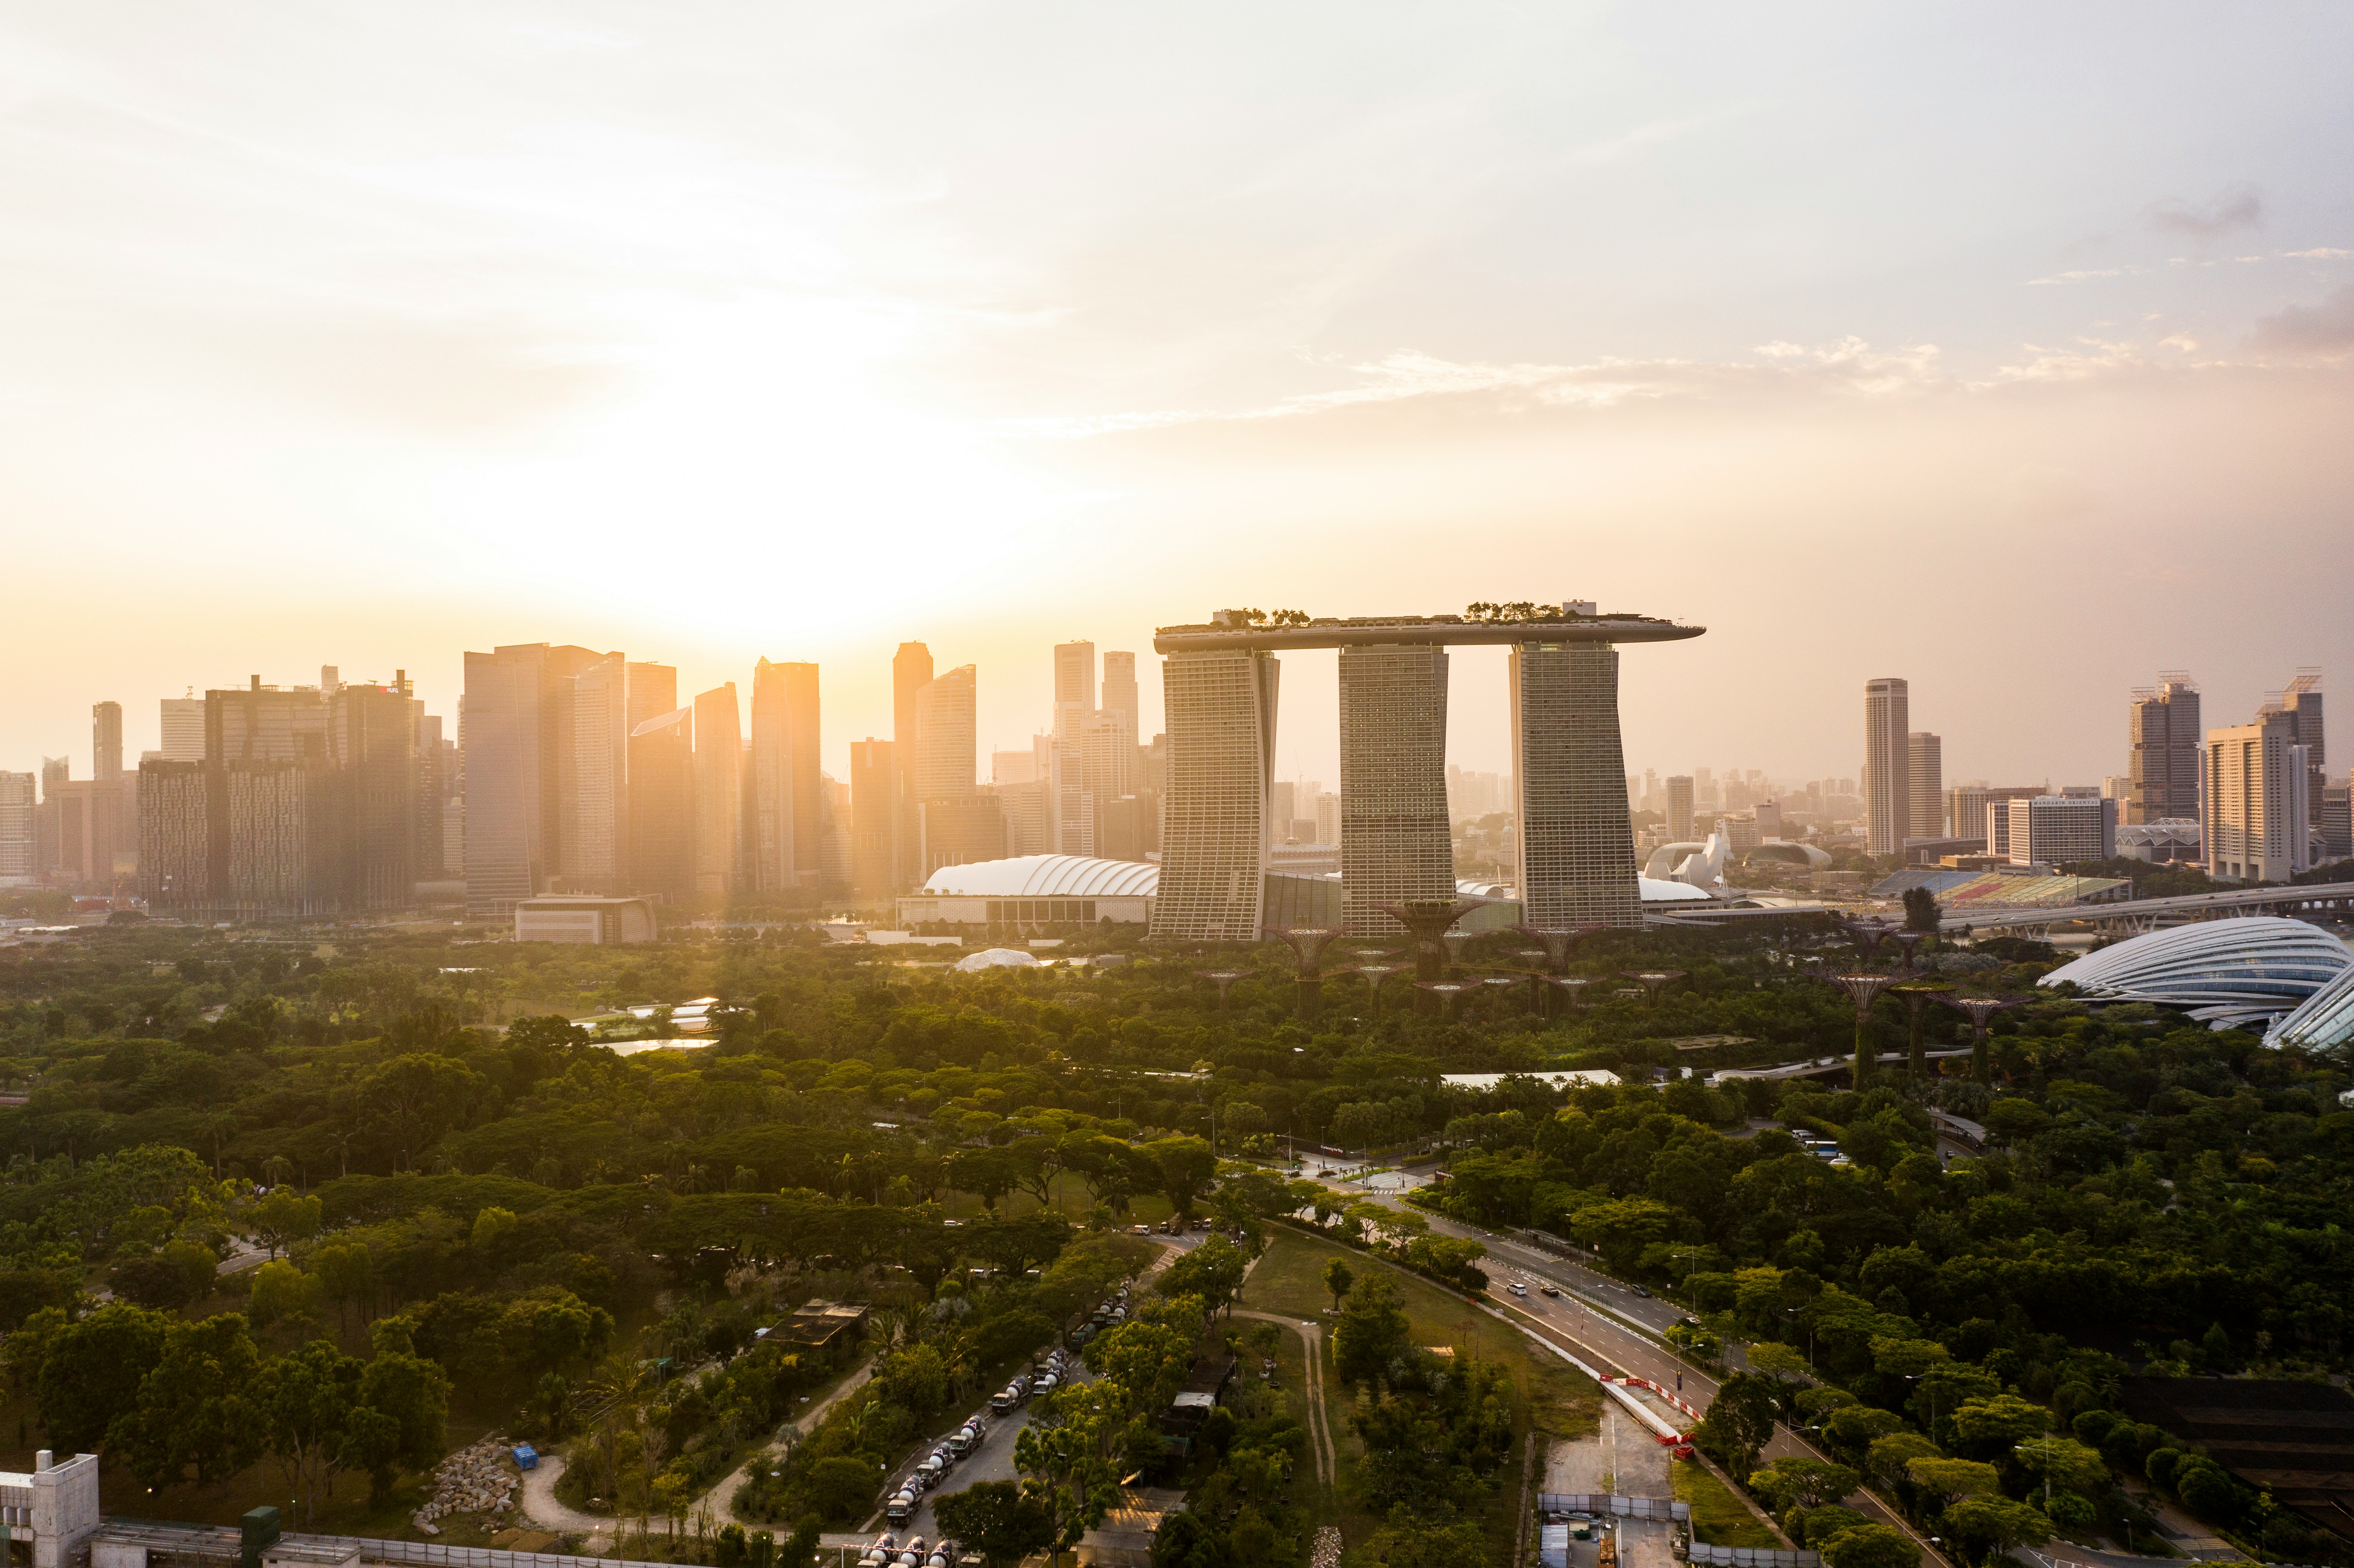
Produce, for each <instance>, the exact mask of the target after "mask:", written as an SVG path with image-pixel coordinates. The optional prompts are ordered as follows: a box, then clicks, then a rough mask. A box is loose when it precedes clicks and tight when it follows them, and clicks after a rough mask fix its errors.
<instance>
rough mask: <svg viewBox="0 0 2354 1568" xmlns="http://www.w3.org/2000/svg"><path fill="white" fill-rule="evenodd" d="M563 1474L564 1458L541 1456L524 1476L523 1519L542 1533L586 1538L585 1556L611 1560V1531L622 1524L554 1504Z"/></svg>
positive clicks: (598, 1515)
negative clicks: (556, 1532)
mask: <svg viewBox="0 0 2354 1568" xmlns="http://www.w3.org/2000/svg"><path fill="white" fill-rule="evenodd" d="M563 1474H564V1456H563V1455H561V1454H542V1455H541V1456H540V1457H539V1467H538V1468H537V1469H534V1470H525V1472H524V1473H523V1515H524V1517H525V1519H527V1520H531V1522H532V1523H534V1524H535V1525H537V1526H539V1527H540V1528H541V1529H542V1530H553V1531H561V1532H563V1533H565V1534H570V1535H585V1536H587V1537H588V1540H587V1541H586V1542H583V1547H584V1550H585V1551H586V1552H587V1553H588V1555H589V1556H592V1557H604V1556H610V1554H611V1552H612V1546H613V1531H614V1528H615V1527H616V1526H617V1525H618V1524H620V1522H621V1521H620V1520H616V1519H614V1518H612V1517H611V1516H610V1515H607V1514H596V1513H582V1512H580V1511H578V1510H576V1509H569V1508H567V1507H565V1506H564V1504H562V1503H560V1502H558V1501H557V1500H556V1483H557V1479H558V1478H560V1477H562V1476H563Z"/></svg>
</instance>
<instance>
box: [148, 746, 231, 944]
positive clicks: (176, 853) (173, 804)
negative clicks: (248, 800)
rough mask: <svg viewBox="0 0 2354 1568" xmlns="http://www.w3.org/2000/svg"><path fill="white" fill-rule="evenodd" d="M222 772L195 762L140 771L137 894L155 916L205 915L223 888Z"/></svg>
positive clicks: (158, 763) (164, 762)
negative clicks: (140, 806) (141, 804)
mask: <svg viewBox="0 0 2354 1568" xmlns="http://www.w3.org/2000/svg"><path fill="white" fill-rule="evenodd" d="M223 778H224V770H223V769H221V768H215V767H213V766H211V765H210V764H208V763H207V762H205V761H204V760H203V759H201V758H199V759H198V760H196V761H194V762H175V761H172V760H170V759H169V758H154V759H153V760H151V761H146V762H142V763H141V764H140V765H139V796H140V800H141V801H142V803H143V806H144V808H145V809H144V810H142V811H141V812H140V813H139V892H140V895H141V896H142V897H143V898H145V899H146V900H147V907H148V908H149V910H150V911H152V912H154V913H158V914H160V913H164V912H167V911H169V912H173V913H210V912H212V911H213V910H214V909H215V908H216V907H217V900H218V898H219V897H220V895H221V893H222V891H223V890H224V889H225V886H226V880H227V872H228V832H227V831H226V830H227V826H228V822H227V816H228V798H227V794H226V791H225V789H224V788H223Z"/></svg>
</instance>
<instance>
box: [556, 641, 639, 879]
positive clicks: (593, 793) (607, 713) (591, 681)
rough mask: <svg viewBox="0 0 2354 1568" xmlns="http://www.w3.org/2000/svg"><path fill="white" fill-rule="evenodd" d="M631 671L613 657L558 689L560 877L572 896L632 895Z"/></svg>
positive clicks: (557, 742) (605, 657) (557, 864)
mask: <svg viewBox="0 0 2354 1568" xmlns="http://www.w3.org/2000/svg"><path fill="white" fill-rule="evenodd" d="M629 672H630V662H629V661H628V660H627V659H625V658H623V657H622V656H621V655H620V654H619V653H608V654H607V655H605V656H604V657H603V658H601V659H599V660H597V661H596V662H593V663H590V664H588V666H587V667H586V668H584V669H582V670H580V671H579V672H578V673H575V674H573V675H571V676H569V677H567V678H566V679H565V680H564V681H563V682H562V683H560V684H558V686H557V692H556V697H557V723H556V789H557V842H558V845H559V850H560V853H559V856H558V858H557V863H556V868H555V874H556V875H557V878H558V879H559V880H560V881H561V883H562V888H561V891H563V892H566V893H582V894H596V895H619V894H624V893H628V892H631V891H632V889H631V887H630V885H629V882H630V874H629V822H630V760H629V758H630V751H629V747H630V679H629Z"/></svg>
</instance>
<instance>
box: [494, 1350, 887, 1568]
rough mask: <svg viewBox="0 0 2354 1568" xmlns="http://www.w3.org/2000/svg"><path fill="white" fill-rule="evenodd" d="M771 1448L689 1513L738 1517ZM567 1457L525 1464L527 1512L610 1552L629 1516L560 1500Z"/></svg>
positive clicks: (809, 1418) (826, 1405) (804, 1420)
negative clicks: (742, 1490)
mask: <svg viewBox="0 0 2354 1568" xmlns="http://www.w3.org/2000/svg"><path fill="white" fill-rule="evenodd" d="M874 1375H875V1369H874V1367H873V1365H872V1364H871V1363H870V1364H868V1365H866V1366H862V1367H860V1368H859V1369H858V1370H857V1371H856V1372H852V1373H851V1374H850V1375H849V1376H848V1377H846V1378H844V1379H843V1380H842V1383H840V1385H839V1386H837V1387H836V1388H835V1389H834V1390H833V1392H832V1393H829V1394H827V1395H826V1396H825V1397H824V1398H823V1399H821V1400H818V1401H816V1402H815V1403H814V1404H811V1406H810V1408H809V1409H807V1410H805V1411H803V1412H801V1414H800V1415H799V1416H797V1417H795V1418H794V1420H793V1422H792V1423H791V1425H794V1426H796V1427H797V1428H799V1429H800V1430H801V1431H802V1432H809V1431H812V1430H814V1429H815V1427H816V1425H817V1423H818V1422H820V1421H822V1420H823V1419H824V1418H825V1414H826V1412H828V1411H829V1410H832V1408H833V1407H834V1406H835V1405H837V1404H841V1403H842V1402H843V1400H845V1399H847V1398H849V1397H850V1395H851V1394H852V1393H855V1392H856V1391H857V1390H858V1389H860V1388H863V1387H864V1386H865V1383H866V1380H867V1379H869V1378H871V1377H873V1376H874ZM768 1454H769V1450H768V1446H767V1445H765V1444H763V1445H762V1446H759V1447H758V1448H755V1449H753V1450H752V1452H751V1453H750V1454H748V1455H747V1456H746V1457H745V1459H744V1462H743V1463H742V1464H740V1465H738V1466H737V1467H735V1468H734V1469H733V1470H730V1471H729V1472H728V1473H727V1474H726V1476H725V1477H724V1478H721V1480H720V1481H719V1484H718V1485H716V1486H715V1487H713V1488H711V1489H709V1490H708V1491H706V1492H705V1493H704V1494H703V1495H702V1496H701V1497H699V1498H697V1499H695V1501H694V1502H693V1503H691V1504H689V1505H688V1514H689V1517H692V1516H693V1513H694V1510H696V1509H709V1510H711V1513H712V1516H713V1518H715V1519H716V1520H718V1521H720V1522H721V1523H725V1522H726V1521H727V1520H730V1519H732V1518H733V1517H735V1516H734V1514H733V1513H732V1512H730V1510H729V1507H728V1505H729V1503H730V1501H731V1500H732V1499H734V1498H735V1496H736V1489H737V1488H738V1487H740V1486H742V1485H743V1484H744V1483H745V1482H746V1481H747V1480H748V1479H750V1478H751V1474H752V1467H753V1466H754V1465H756V1464H760V1463H764V1462H766V1460H767V1458H768ZM566 1463H567V1461H566V1457H565V1456H564V1455H562V1454H542V1455H541V1456H540V1457H539V1467H538V1468H537V1469H533V1470H525V1472H524V1473H523V1513H524V1517H525V1519H527V1520H530V1521H531V1522H532V1523H534V1524H535V1525H537V1526H539V1527H540V1528H541V1529H542V1530H553V1531H562V1532H565V1533H568V1534H576V1535H583V1536H587V1537H588V1541H587V1542H586V1543H585V1545H586V1548H587V1550H588V1552H589V1554H591V1555H594V1556H606V1555H610V1552H611V1549H612V1545H613V1542H614V1531H615V1530H616V1528H617V1527H618V1526H620V1525H621V1524H625V1523H627V1522H628V1520H618V1519H616V1518H614V1517H613V1516H612V1515H610V1514H599V1513H583V1512H581V1511H580V1510H578V1509H576V1508H571V1507H567V1505H566V1504H564V1503H563V1502H561V1501H559V1500H558V1499H557V1496H556V1483H557V1481H559V1480H561V1479H562V1478H563V1477H564V1471H565V1467H566Z"/></svg>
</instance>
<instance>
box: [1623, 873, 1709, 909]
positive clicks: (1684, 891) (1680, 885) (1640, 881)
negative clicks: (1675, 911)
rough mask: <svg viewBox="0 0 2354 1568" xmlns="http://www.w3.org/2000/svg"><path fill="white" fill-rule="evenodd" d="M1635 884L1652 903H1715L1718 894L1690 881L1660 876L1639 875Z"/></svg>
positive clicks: (1644, 900) (1647, 900) (1644, 897)
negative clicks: (1696, 885)
mask: <svg viewBox="0 0 2354 1568" xmlns="http://www.w3.org/2000/svg"><path fill="white" fill-rule="evenodd" d="M1635 885H1636V886H1637V888H1638V889H1639V890H1640V892H1641V893H1642V895H1643V902H1644V903H1645V904H1647V905H1650V904H1713V903H1715V902H1716V895H1714V894H1712V893H1711V892H1709V890H1708V889H1707V888H1705V887H1695V886H1693V885H1691V883H1689V882H1675V881H1670V880H1669V879H1667V878H1665V877H1659V876H1638V877H1637V878H1636V879H1635Z"/></svg>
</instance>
